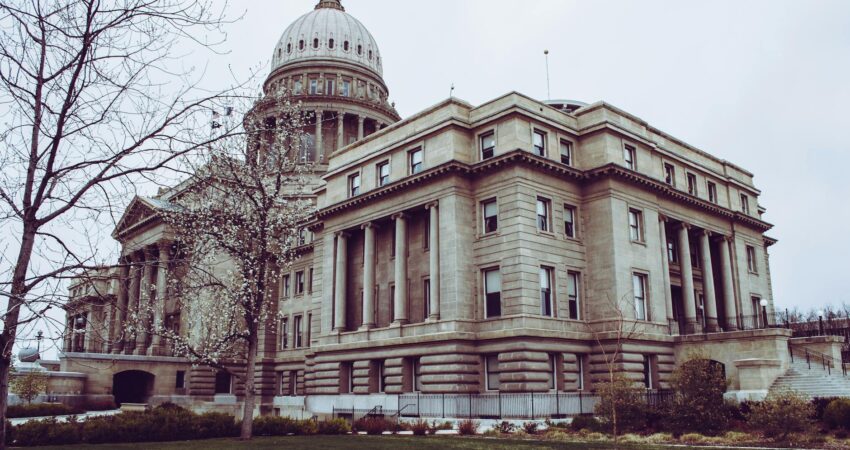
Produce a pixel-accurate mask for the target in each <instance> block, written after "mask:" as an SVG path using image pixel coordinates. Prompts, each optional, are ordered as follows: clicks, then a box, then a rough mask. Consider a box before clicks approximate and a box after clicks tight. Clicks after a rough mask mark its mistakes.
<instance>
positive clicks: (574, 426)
mask: <svg viewBox="0 0 850 450" xmlns="http://www.w3.org/2000/svg"><path fill="white" fill-rule="evenodd" d="M601 427H602V426H601V424H600V423H599V420H597V419H596V417H593V416H591V415H589V414H583V415H580V416H575V417H573V421H572V422H570V429H571V430H573V431H581V430H589V431H598V430H600V429H601Z"/></svg>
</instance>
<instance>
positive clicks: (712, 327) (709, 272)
mask: <svg viewBox="0 0 850 450" xmlns="http://www.w3.org/2000/svg"><path fill="white" fill-rule="evenodd" d="M710 235H711V232H710V231H708V230H703V231H702V233H700V235H699V243H700V253H701V256H702V290H703V293H704V294H705V328H706V329H707V331H709V332H715V331H717V330H718V329H719V327H718V325H717V295H716V294H715V292H714V268H713V267H711V242H710V241H709V236H710Z"/></svg>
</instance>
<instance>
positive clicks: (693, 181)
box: [688, 173, 699, 196]
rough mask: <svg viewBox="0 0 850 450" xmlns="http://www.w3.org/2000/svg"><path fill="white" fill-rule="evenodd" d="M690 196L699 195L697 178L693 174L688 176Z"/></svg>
mask: <svg viewBox="0 0 850 450" xmlns="http://www.w3.org/2000/svg"><path fill="white" fill-rule="evenodd" d="M688 194H691V195H694V196H696V195H699V193H698V192H697V176H696V175H694V174H692V173H689V174H688Z"/></svg>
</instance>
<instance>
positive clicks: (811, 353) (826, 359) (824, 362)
mask: <svg viewBox="0 0 850 450" xmlns="http://www.w3.org/2000/svg"><path fill="white" fill-rule="evenodd" d="M788 347H789V353H790V354H791V362H794V351H795V350H796V351H797V354H798V355H800V352H801V351H803V352H804V353H803V355H802V356H805V357H806V364H807V365H808V367H809V369H811V368H812V358H813V357H814V358H815V359H819V360H820V363H821V366H822V367H823V368H824V369H826V371H827V373H828V374H830V375H832V367H841V373H842V374H843V375H844V376H847V366H846V363H845V362H844V361H837V360H836V359H835V358H833V357H832V356H829V355H826V354H824V353H821V352H819V351H817V350H812V349H810V348H808V347H802V346H794V345H791V344H790V343H789V345H788Z"/></svg>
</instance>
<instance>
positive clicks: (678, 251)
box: [61, 0, 790, 414]
mask: <svg viewBox="0 0 850 450" xmlns="http://www.w3.org/2000/svg"><path fill="white" fill-rule="evenodd" d="M281 89H286V90H287V91H288V92H289V93H291V95H292V96H294V97H295V98H297V99H299V100H301V101H303V104H304V105H305V109H307V110H310V111H313V112H315V120H314V121H313V122H312V123H311V124H310V125H309V126H308V129H307V134H308V135H309V138H308V141H309V142H308V145H307V146H306V148H307V152H306V153H307V154H306V157H307V158H309V159H310V160H311V161H315V162H316V163H317V166H316V167H317V169H318V170H317V188H316V190H315V195H316V199H317V202H318V213H317V215H316V218H315V220H314V221H313V222H312V223H311V225H310V233H309V234H310V237H309V238H307V239H305V242H304V245H303V246H302V247H301V248H300V249H299V250H300V254H301V257H300V259H299V260H298V262H297V263H296V264H295V265H294V267H293V268H292V270H291V272H290V273H288V274H284V275H283V276H282V277H281V279H280V280H278V283H279V285H278V287H277V291H278V293H279V295H278V297H277V298H276V308H277V310H278V311H279V313H280V314H279V316H280V317H279V321H278V323H275V324H269V326H268V327H267V330H266V332H265V334H264V335H263V337H262V339H261V342H260V352H261V353H260V359H259V362H258V369H259V370H258V374H257V381H258V386H259V388H260V390H261V392H262V400H261V402H260V403H261V406H260V412H262V413H266V412H271V411H277V412H278V413H288V412H292V411H298V410H300V411H302V412H303V411H306V412H308V413H316V414H324V413H330V412H331V410H332V409H333V408H340V407H349V406H351V407H354V406H359V407H364V408H371V407H372V406H374V405H378V404H387V405H392V404H393V401H394V397H393V396H397V395H398V394H403V393H410V392H419V393H422V394H432V393H433V394H445V393H455V394H457V393H460V394H473V393H487V392H503V393H531V392H536V393H543V392H590V391H592V390H593V389H594V384H595V383H598V382H599V381H601V380H602V379H604V378H605V377H607V376H608V373H609V371H610V370H614V371H616V372H619V373H621V374H623V375H625V376H627V377H629V378H631V379H633V380H634V381H635V382H636V383H643V384H644V385H645V386H646V387H647V388H650V389H659V388H665V387H667V386H668V383H669V380H670V375H671V372H672V371H673V369H674V367H675V365H676V364H677V361H681V360H683V359H684V358H685V357H686V355H687V353H688V352H691V351H694V350H699V351H702V352H704V353H708V354H709V356H710V357H711V358H712V359H716V360H718V361H720V362H721V363H723V364H724V365H725V367H726V373H727V376H728V377H729V378H730V380H731V383H732V384H731V389H732V390H736V391H748V390H753V389H762V390H763V389H766V388H767V387H766V386H762V385H765V384H766V385H767V386H769V384H770V382H771V381H772V379H771V377H774V378H775V376H776V375H778V374H779V373H781V372H782V371H784V370H785V369H786V368H787V361H786V359H787V358H786V356H787V355H784V353H783V351H782V348H783V347H782V346H783V345H784V346H785V348H786V353H787V346H788V339H789V337H790V332H787V331H785V330H777V329H771V328H769V327H768V326H767V325H769V322H770V319H769V317H770V316H771V314H772V312H773V298H772V293H771V281H770V268H769V258H768V247H769V246H770V245H772V244H773V243H774V240H772V239H771V238H769V237H767V236H766V235H765V234H764V233H765V232H767V231H768V230H769V229H770V228H771V225H770V224H768V223H766V222H765V221H764V220H763V219H762V214H763V213H764V208H762V207H761V206H760V205H759V194H760V191H759V190H758V189H757V188H756V187H755V185H754V183H753V174H752V173H750V172H748V171H747V170H744V169H742V168H740V167H738V166H735V165H734V164H732V163H730V162H728V161H724V160H721V159H719V158H716V157H714V156H712V155H711V154H709V153H707V152H705V151H702V150H700V149H697V148H695V147H693V146H691V145H688V144H687V143H685V142H683V141H682V140H679V139H677V138H675V137H673V136H671V135H669V134H667V133H665V132H663V131H661V130H659V129H657V128H655V127H653V126H652V125H651V124H649V123H647V122H646V121H644V120H642V119H640V118H639V117H636V116H634V115H632V114H630V113H628V112H626V111H623V110H621V109H619V108H616V107H614V106H612V105H610V104H608V103H605V102H598V103H593V104H590V105H584V104H580V103H577V102H540V101H537V100H534V99H532V98H529V97H527V96H524V95H522V94H519V93H515V92H512V93H509V94H506V95H503V96H501V97H499V98H496V99H495V100H492V101H490V102H487V103H484V104H482V105H478V106H473V105H470V104H468V103H466V102H463V101H461V100H458V99H455V98H450V99H448V100H445V101H442V102H440V103H438V104H436V105H434V106H432V107H430V108H428V109H426V110H424V111H421V112H419V113H417V114H415V115H413V116H411V117H408V118H405V119H403V120H402V119H401V118H400V117H399V115H398V113H397V112H396V111H395V109H394V107H393V105H392V104H390V103H389V102H388V100H387V98H388V89H387V87H386V85H385V83H384V81H383V78H382V61H381V55H380V52H379V50H378V46H377V43H376V42H375V40H374V38H373V37H372V36H371V34H370V33H369V32H368V31H367V30H366V28H365V27H363V25H362V24H361V23H360V22H358V21H357V20H356V19H354V18H353V17H352V16H350V15H349V14H347V13H346V12H345V10H344V9H343V7H342V5H341V4H340V3H339V1H331V0H322V1H320V2H319V3H318V5H317V6H316V9H315V10H314V11H312V12H310V13H308V14H306V15H305V16H302V17H301V18H299V19H298V20H296V21H295V22H294V23H293V24H292V25H290V26H289V28H287V29H286V31H285V32H284V33H283V36H282V37H281V39H280V41H279V42H278V44H277V45H276V46H275V48H274V54H273V57H272V71H271V73H270V75H269V77H268V79H267V80H266V82H265V84H264V90H265V92H266V94H267V95H268V97H267V99H266V100H264V101H261V102H260V103H259V104H258V106H257V107H256V108H255V110H254V111H253V112H252V114H255V115H257V116H258V117H260V118H261V119H262V120H264V121H265V122H266V123H269V124H273V123H274V122H275V120H276V117H275V114H276V104H275V102H274V95H272V94H275V93H277V92H279V91H280V90H281ZM260 151H262V150H260ZM170 195H171V194H170V193H169V192H168V191H166V192H164V193H162V194H160V195H158V196H156V197H151V198H145V197H138V198H136V199H134V200H133V201H132V202H131V204H130V205H129V206H128V208H127V210H126V213H125V215H124V217H123V218H122V219H121V221H120V223H119V224H118V226H117V228H116V230H115V231H114V233H113V236H114V237H115V238H116V239H117V240H118V241H119V242H120V243H121V245H122V256H121V259H120V261H119V264H118V265H116V266H115V267H113V268H107V269H104V271H105V272H104V273H106V274H108V276H105V277H104V281H103V283H105V284H104V286H102V287H101V288H100V289H96V292H97V293H98V295H92V294H91V292H90V291H91V289H89V288H87V287H86V286H87V285H89V284H91V282H90V281H86V282H82V281H81V282H80V283H78V285H77V284H75V285H73V286H72V287H71V289H72V291H71V295H72V298H73V301H72V302H71V303H70V304H69V307H68V310H69V313H68V330H69V332H68V333H67V335H68V338H67V339H66V345H65V352H64V353H63V355H62V357H61V361H62V370H63V371H67V372H80V373H85V374H87V376H88V381H87V383H86V388H85V390H86V391H85V393H83V394H82V395H88V394H90V395H110V394H111V395H114V396H115V397H116V400H117V401H119V402H121V401H125V402H129V401H131V400H132V401H137V402H157V401H165V400H170V401H175V402H182V403H186V404H190V405H193V406H195V407H198V408H206V407H210V408H213V407H223V406H222V405H224V407H226V405H232V404H235V403H237V402H238V400H239V395H240V393H241V392H240V389H241V387H240V385H239V383H238V382H235V381H233V380H231V379H230V377H228V376H227V375H226V374H221V373H216V372H214V371H212V370H210V369H208V368H203V367H192V366H190V365H189V364H188V363H187V362H186V361H185V360H184V359H182V358H180V357H177V356H173V355H172V350H171V349H170V348H169V344H168V343H167V342H163V340H162V339H160V338H158V337H157V336H148V335H146V334H145V333H143V332H139V333H135V334H133V333H132V332H127V331H126V330H124V329H122V324H124V323H125V322H126V317H128V316H127V315H128V314H132V313H133V311H134V308H138V305H140V304H153V305H156V308H155V310H156V314H155V317H152V318H151V320H153V321H154V323H157V324H161V326H165V327H169V328H171V329H174V330H177V331H180V330H181V324H182V323H183V322H185V320H181V315H180V314H181V308H180V304H179V302H177V301H176V300H174V298H173V297H174V296H173V295H169V294H170V293H169V292H168V287H167V283H166V280H167V279H168V278H169V277H179V273H180V268H179V265H176V264H174V262H173V260H174V259H175V258H174V251H175V250H174V249H175V245H174V238H173V236H171V235H170V234H169V231H168V230H167V227H165V225H164V224H163V223H162V222H161V221H160V220H159V219H158V217H157V211H158V210H160V209H161V208H167V207H168V201H169V198H170V197H169V196H170ZM100 294H104V295H100ZM96 336H97V337H96ZM618 350H619V351H618ZM614 354H616V358H615V359H614V360H613V361H612V360H611V355H614ZM745 360H746V361H749V362H746V363H740V361H745ZM755 372H758V373H759V374H764V373H767V375H759V376H756V377H755V378H753V377H752V376H751V373H755ZM759 377H761V378H759ZM756 379H758V380H756ZM753 380H756V381H753ZM759 380H760V381H759ZM759 383H761V384H760V385H759ZM126 386H135V387H133V388H128V387H126ZM138 386H143V387H141V388H140V387H138ZM759 386H761V387H759ZM395 400H397V399H395Z"/></svg>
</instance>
